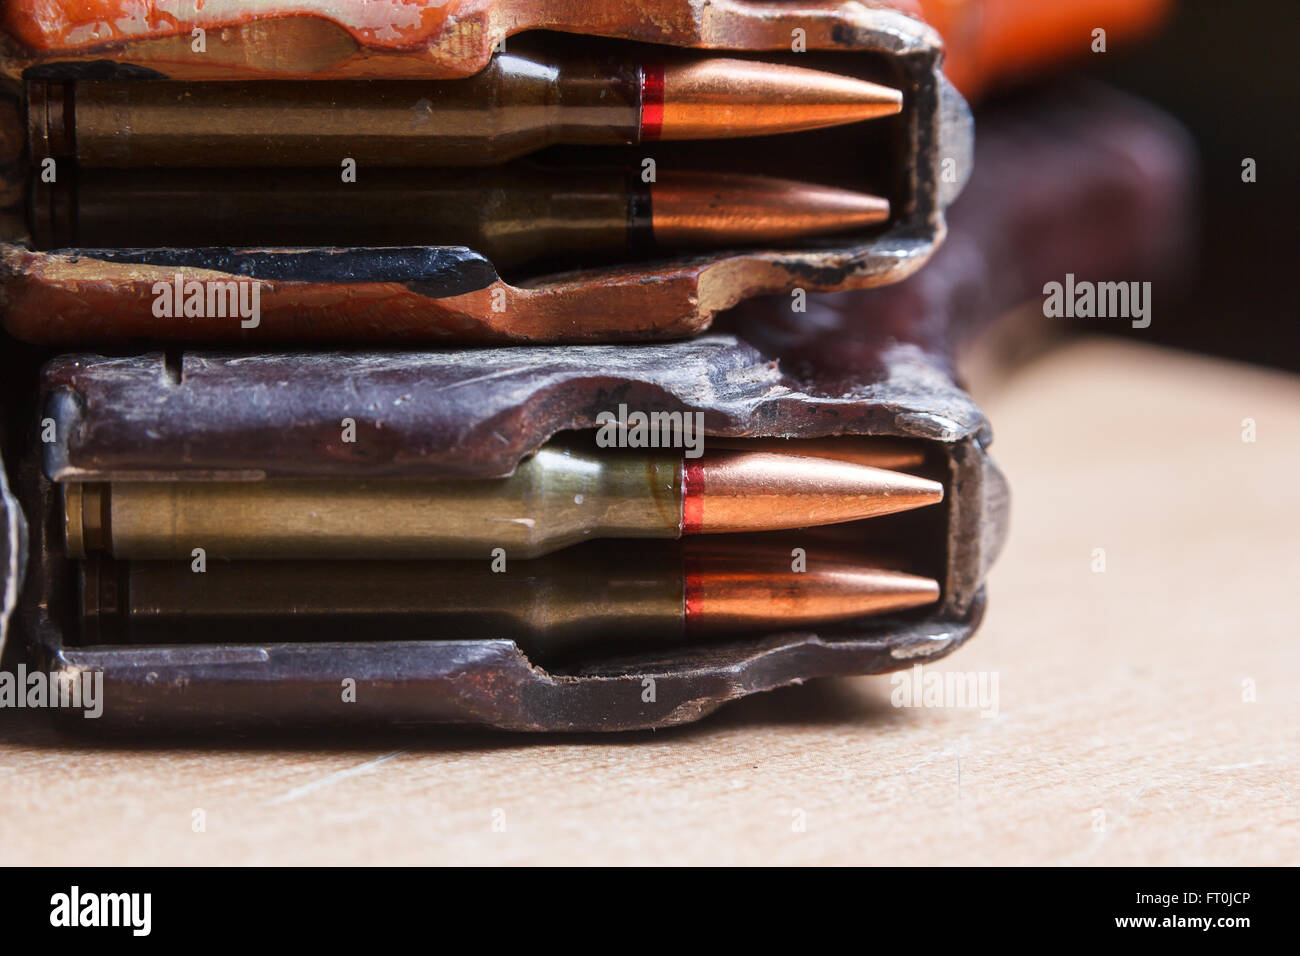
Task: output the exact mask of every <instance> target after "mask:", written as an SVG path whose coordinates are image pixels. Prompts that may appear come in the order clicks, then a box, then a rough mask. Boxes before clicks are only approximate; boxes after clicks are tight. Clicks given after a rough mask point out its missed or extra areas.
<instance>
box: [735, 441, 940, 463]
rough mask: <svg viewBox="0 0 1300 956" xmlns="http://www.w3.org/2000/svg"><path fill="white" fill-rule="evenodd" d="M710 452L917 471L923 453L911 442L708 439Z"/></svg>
mask: <svg viewBox="0 0 1300 956" xmlns="http://www.w3.org/2000/svg"><path fill="white" fill-rule="evenodd" d="M709 445H710V447H712V448H729V449H731V450H733V451H770V452H775V453H778V454H782V455H804V456H806V457H808V458H834V459H836V460H838V461H851V462H854V463H856V464H859V465H871V466H872V467H873V468H901V469H903V470H904V471H906V470H907V469H909V468H920V467H921V466H922V465H924V464H925V452H924V451H923V450H922V449H921V447H920V446H919V445H917V444H915V443H914V442H909V441H906V440H904V439H900V438H866V437H859V436H856V435H852V436H842V437H839V438H712V437H711V438H709Z"/></svg>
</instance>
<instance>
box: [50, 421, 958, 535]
mask: <svg viewBox="0 0 1300 956" xmlns="http://www.w3.org/2000/svg"><path fill="white" fill-rule="evenodd" d="M942 498H943V486H942V485H941V484H939V483H938V482H936V481H931V480H929V479H926V478H919V477H916V476H913V475H907V474H903V473H901V472H894V471H887V470H884V469H880V468H871V467H868V466H865V465H857V464H853V463H850V462H842V461H832V460H828V459H821V458H805V457H801V456H796V455H781V454H770V453H765V452H736V451H716V452H705V454H704V455H703V456H702V457H700V458H693V459H683V458H682V457H681V455H680V454H679V453H675V452H667V451H665V452H655V453H651V454H642V453H630V452H613V453H611V452H608V451H606V452H602V453H599V454H598V453H596V452H594V451H589V450H585V449H577V448H569V447H565V446H546V447H543V448H542V449H540V450H539V451H537V452H536V453H535V454H533V455H532V456H530V457H529V458H526V459H525V460H524V461H523V462H521V463H520V464H519V466H518V467H517V468H516V469H515V472H514V474H513V475H511V476H510V477H508V478H500V479H492V480H482V481H471V480H462V481H424V480H386V481H341V480H332V479H325V480H322V479H307V480H267V481H245V482H231V481H136V482H129V481H124V482H112V483H107V484H99V483H94V484H85V485H82V484H77V483H72V484H69V485H67V486H65V492H64V500H65V512H66V528H65V530H66V539H67V548H68V553H69V555H70V556H72V557H82V556H84V555H85V554H86V553H88V552H91V551H107V552H108V553H110V554H112V555H113V556H114V557H117V558H135V559H156V558H185V559H189V558H190V557H191V556H192V553H193V550H194V549H195V548H202V549H203V551H204V554H205V555H206V557H207V558H211V559H264V558H276V559H291V558H303V559H307V558H311V559H348V558H369V559H383V558H388V559H408V560H409V559H429V558H483V559H487V558H489V557H491V556H492V554H493V551H494V549H497V548H501V549H504V551H505V554H506V556H507V557H508V558H533V557H537V556H539V555H542V554H547V553H549V552H551V551H555V550H558V549H560V548H564V547H567V546H569V545H572V544H576V543H578V542H579V541H583V540H586V539H590V538H677V537H680V536H682V535H695V534H717V533H726V532H739V531H774V530H780V529H786V528H804V527H810V526H813V525H825V524H837V523H840V522H845V521H856V520H858V519H861V518H870V517H874V516H876V515H883V514H890V513H893V512H898V511H907V510H910V509H912V508H919V507H923V506H925V505H931V504H934V503H936V502H938V501H940V500H942Z"/></svg>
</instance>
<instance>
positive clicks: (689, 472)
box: [682, 458, 704, 534]
mask: <svg viewBox="0 0 1300 956" xmlns="http://www.w3.org/2000/svg"><path fill="white" fill-rule="evenodd" d="M703 527H704V465H703V464H701V462H700V460H699V459H698V458H687V459H684V460H683V461H682V534H699V533H700V532H701V531H702V530H703Z"/></svg>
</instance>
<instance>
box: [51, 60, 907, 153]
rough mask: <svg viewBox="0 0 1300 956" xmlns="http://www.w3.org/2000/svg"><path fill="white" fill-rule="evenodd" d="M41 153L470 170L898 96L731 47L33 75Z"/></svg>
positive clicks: (815, 114) (789, 128)
mask: <svg viewBox="0 0 1300 956" xmlns="http://www.w3.org/2000/svg"><path fill="white" fill-rule="evenodd" d="M28 97H29V108H28V111H27V115H28V136H29V142H30V143H31V150H32V155H33V157H34V158H36V159H42V158H44V157H46V156H55V157H58V158H62V157H64V156H68V157H75V158H76V159H77V161H78V162H79V163H81V164H82V165H83V166H118V167H126V166H314V165H328V166H332V167H337V166H338V164H339V163H340V162H341V161H342V160H343V159H344V158H345V157H350V158H352V159H354V160H356V162H357V163H359V164H362V165H380V166H473V165H480V164H491V163H498V162H502V161H504V160H508V159H514V158H516V157H519V156H523V155H525V154H527V153H531V152H534V151H536V150H539V149H543V148H545V147H547V146H551V145H556V144H573V145H632V144H636V143H640V142H643V141H646V140H655V139H663V140H678V139H724V138H726V139H729V138H734V137H743V136H759V135H765V134H771V133H791V132H797V131H800V130H809V129H817V128H819V127H824V126H836V125H841V124H844V123H853V122H857V121H860V120H867V119H874V118H876V117H880V116H888V115H891V114H894V113H897V112H899V111H900V110H901V109H902V103H903V97H902V94H901V93H900V92H899V91H898V90H896V89H892V88H890V87H887V86H880V85H879V84H876V83H870V82H867V81H866V80H860V79H857V78H855V77H851V76H840V75H837V74H834V73H826V72H822V71H819V70H809V69H804V68H802V67H795V66H784V65H781V64H776V63H760V62H755V61H750V60H738V59H731V58H725V57H709V58H706V59H702V60H683V61H680V62H670V63H654V62H647V63H634V62H629V61H627V60H625V59H622V58H613V57H590V56H588V57H570V58H558V59H557V58H555V57H553V56H544V55H529V54H519V53H503V54H499V55H498V56H496V57H494V58H493V59H492V62H491V63H490V64H489V65H488V66H487V68H486V69H484V70H483V71H482V72H480V73H478V74H477V75H475V76H472V77H469V78H467V79H463V80H433V81H419V80H368V81H359V80H335V81H330V82H320V81H313V80H306V81H297V82H293V81H260V82H257V81H254V82H220V83H187V82H182V81H172V80H151V81H149V82H142V81H139V80H127V81H87V82H79V83H62V82H37V83H33V84H31V86H30V87H29V93H28Z"/></svg>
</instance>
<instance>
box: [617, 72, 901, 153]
mask: <svg viewBox="0 0 1300 956" xmlns="http://www.w3.org/2000/svg"><path fill="white" fill-rule="evenodd" d="M646 71H647V72H646V77H645V80H644V81H643V87H642V121H641V135H642V138H643V139H655V138H658V139H678V140H680V139H724V138H730V137H738V136H761V135H765V134H771V133H793V132H798V131H800V130H809V129H818V128H820V127H824V126H839V125H841V124H844V123H856V122H858V121H860V120H868V119H875V118H877V117H881V116H890V115H893V114H894V113H898V112H900V111H901V110H902V108H903V94H902V93H901V92H900V91H899V90H896V89H893V88H891V87H888V86H881V85H879V84H877V83H869V82H867V81H866V80H860V79H857V78H856V77H852V76H841V75H838V74H835V73H826V72H823V71H821V70H809V69H805V68H804V67H798V66H785V65H783V64H779V63H759V62H754V61H751V60H733V59H727V58H724V57H716V58H711V59H707V60H700V61H696V62H691V63H679V64H670V65H668V66H666V67H664V68H663V76H662V82H659V81H658V78H657V77H655V76H654V75H653V68H652V67H646ZM660 90H662V101H661V103H657V102H656V98H657V97H658V95H659V91H660Z"/></svg>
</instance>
